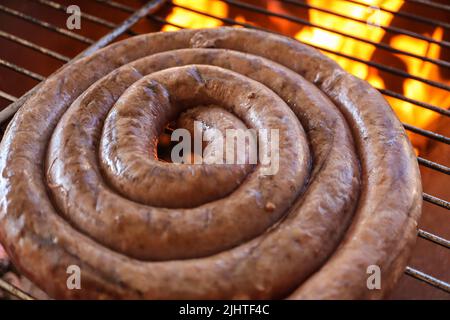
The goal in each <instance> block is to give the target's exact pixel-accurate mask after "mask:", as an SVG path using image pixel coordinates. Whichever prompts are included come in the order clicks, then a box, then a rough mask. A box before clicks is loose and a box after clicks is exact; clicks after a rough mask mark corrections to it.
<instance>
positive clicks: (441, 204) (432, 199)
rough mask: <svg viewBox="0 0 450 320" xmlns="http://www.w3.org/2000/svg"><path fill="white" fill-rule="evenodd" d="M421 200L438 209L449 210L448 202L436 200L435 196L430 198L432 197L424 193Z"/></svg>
mask: <svg viewBox="0 0 450 320" xmlns="http://www.w3.org/2000/svg"><path fill="white" fill-rule="evenodd" d="M423 200H425V201H427V202H430V203H432V204H435V205H437V206H439V207H442V208H444V209H447V210H450V202H448V201H446V200H442V199H439V198H437V197H435V196H432V195H430V194H428V193H425V192H424V193H423Z"/></svg>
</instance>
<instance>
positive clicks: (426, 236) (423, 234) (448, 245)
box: [417, 229, 450, 249]
mask: <svg viewBox="0 0 450 320" xmlns="http://www.w3.org/2000/svg"><path fill="white" fill-rule="evenodd" d="M417 235H418V236H419V237H421V238H422V239H426V240H429V241H431V242H434V243H436V244H438V245H441V246H443V247H445V248H447V249H450V241H449V240H447V239H444V238H441V237H439V236H437V235H435V234H432V233H430V232H428V231H425V230H421V229H419V232H418V234H417Z"/></svg>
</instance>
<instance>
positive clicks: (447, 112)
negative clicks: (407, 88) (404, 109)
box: [377, 88, 450, 117]
mask: <svg viewBox="0 0 450 320" xmlns="http://www.w3.org/2000/svg"><path fill="white" fill-rule="evenodd" d="M377 90H378V91H380V92H381V93H382V94H384V95H386V96H389V97H392V98H396V99H399V100H402V101H405V102H409V103H412V104H415V105H417V106H419V107H422V108H425V109H428V110H431V111H434V112H437V113H440V114H442V115H444V116H447V117H450V110H448V109H443V108H439V107H437V106H434V105H432V104H429V103H426V102H422V101H418V100H414V99H411V98H408V97H405V96H404V95H402V94H400V93H397V92H394V91H391V90H387V89H381V88H377Z"/></svg>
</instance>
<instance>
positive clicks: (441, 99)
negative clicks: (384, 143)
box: [388, 27, 450, 128]
mask: <svg viewBox="0 0 450 320" xmlns="http://www.w3.org/2000/svg"><path fill="white" fill-rule="evenodd" d="M443 34H444V30H443V29H442V28H440V27H438V28H436V29H435V31H434V33H433V35H432V38H433V39H435V40H442V38H443ZM391 45H392V47H394V48H396V49H401V50H405V51H409V52H412V53H415V54H417V55H419V56H426V57H429V58H433V59H437V58H439V53H440V49H441V48H440V47H439V46H438V45H437V44H433V43H431V44H430V43H428V42H426V41H422V40H417V39H411V38H410V37H407V36H403V35H398V36H395V37H394V38H393V39H392V41H391ZM399 58H400V59H402V61H403V62H405V64H406V66H407V71H408V73H410V74H412V75H416V76H420V77H422V78H425V79H430V80H436V81H439V82H447V83H448V81H445V79H441V77H439V70H438V66H437V65H435V64H432V63H429V62H424V61H422V60H419V59H416V58H412V57H407V56H400V55H399ZM403 92H404V95H405V96H407V97H408V98H412V99H414V100H418V101H422V102H427V103H430V104H432V105H436V106H440V107H442V108H448V107H449V105H450V95H448V94H446V92H445V91H444V90H442V89H439V88H434V87H431V86H429V85H426V84H424V83H422V82H420V81H417V80H413V79H407V80H405V81H404V84H403ZM388 100H389V101H390V103H391V105H392V106H393V107H394V109H395V110H396V112H397V114H398V115H399V117H400V119H402V120H403V121H405V122H407V123H411V124H414V125H416V126H418V127H421V128H426V127H427V125H428V124H430V123H433V122H434V120H435V119H437V117H438V116H439V115H438V114H437V113H436V112H433V111H431V110H427V109H423V108H420V109H419V108H417V107H414V105H412V104H410V103H408V102H404V101H400V100H396V99H392V98H389V97H388Z"/></svg>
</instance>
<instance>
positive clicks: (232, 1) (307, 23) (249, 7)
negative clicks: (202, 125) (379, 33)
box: [220, 0, 450, 90]
mask: <svg viewBox="0 0 450 320" xmlns="http://www.w3.org/2000/svg"><path fill="white" fill-rule="evenodd" d="M220 1H223V2H225V3H227V4H229V5H233V6H236V7H239V8H242V9H246V10H249V11H253V12H257V13H261V14H265V15H268V16H273V17H277V18H281V19H284V20H288V21H291V22H294V23H297V24H301V25H305V26H309V27H313V28H317V29H321V30H324V31H328V32H331V33H335V34H338V35H340V36H343V37H346V38H350V39H354V40H357V41H361V42H364V43H367V44H370V45H373V46H375V47H377V48H381V49H384V50H386V51H390V52H393V53H397V54H402V55H406V56H410V57H413V58H416V59H419V60H422V61H427V62H431V63H434V64H436V65H439V66H442V67H446V68H449V67H450V63H449V62H447V61H443V60H439V59H432V58H428V57H423V56H420V55H417V54H414V53H411V52H407V51H403V50H400V49H396V48H394V47H392V46H390V45H388V44H386V43H381V42H374V41H371V40H367V39H363V38H359V37H356V36H352V35H350V34H347V33H344V32H341V31H337V30H334V29H332V28H328V27H324V26H320V25H318V24H315V23H312V22H310V21H308V20H304V19H302V18H298V17H295V16H291V15H286V14H282V13H277V12H272V11H269V10H267V9H265V8H261V7H258V6H254V5H251V4H248V3H244V2H241V1H237V0H220ZM449 90H450V89H449Z"/></svg>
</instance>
